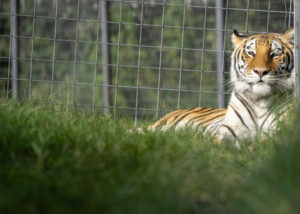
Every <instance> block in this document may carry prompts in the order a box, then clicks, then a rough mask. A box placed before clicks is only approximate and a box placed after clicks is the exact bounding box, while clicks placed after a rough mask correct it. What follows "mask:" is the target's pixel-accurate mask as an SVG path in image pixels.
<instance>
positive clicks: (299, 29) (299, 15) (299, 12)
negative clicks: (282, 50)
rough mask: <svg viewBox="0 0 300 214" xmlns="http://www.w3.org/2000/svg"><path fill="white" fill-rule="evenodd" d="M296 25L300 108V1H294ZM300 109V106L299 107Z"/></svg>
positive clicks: (299, 99) (296, 57) (296, 68)
mask: <svg viewBox="0 0 300 214" xmlns="http://www.w3.org/2000/svg"><path fill="white" fill-rule="evenodd" d="M294 11H295V14H294V20H295V21H294V25H295V27H294V28H295V62H294V63H295V72H296V86H297V92H296V95H297V102H298V108H299V107H300V86H299V84H300V75H299V62H300V54H299V48H300V46H299V45H300V37H299V36H300V26H299V25H300V5H299V1H298V0H295V1H294ZM299 110H300V108H299ZM299 115H300V112H299Z"/></svg>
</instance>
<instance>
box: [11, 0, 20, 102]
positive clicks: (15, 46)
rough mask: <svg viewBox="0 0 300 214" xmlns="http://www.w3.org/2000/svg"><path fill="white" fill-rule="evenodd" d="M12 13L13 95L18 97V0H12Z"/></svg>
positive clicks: (15, 97) (14, 97)
mask: <svg viewBox="0 0 300 214" xmlns="http://www.w3.org/2000/svg"><path fill="white" fill-rule="evenodd" d="M11 13H12V20H11V21H12V29H11V36H12V38H11V42H12V44H11V49H12V50H11V58H12V59H11V63H12V64H11V70H12V97H13V99H15V100H17V99H18V80H17V79H18V61H17V57H18V39H17V29H18V22H17V15H16V14H17V0H12V1H11Z"/></svg>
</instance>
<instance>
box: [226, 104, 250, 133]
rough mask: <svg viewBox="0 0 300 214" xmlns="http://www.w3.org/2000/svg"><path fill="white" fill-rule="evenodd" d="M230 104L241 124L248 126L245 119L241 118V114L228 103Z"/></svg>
mask: <svg viewBox="0 0 300 214" xmlns="http://www.w3.org/2000/svg"><path fill="white" fill-rule="evenodd" d="M229 105H230V106H231V108H232V109H233V111H234V113H235V114H236V115H237V116H238V118H239V119H240V121H241V122H242V124H243V125H244V126H245V127H246V128H247V129H248V130H250V129H249V127H248V126H247V125H246V123H245V121H244V120H243V118H242V116H241V115H240V113H239V112H238V111H237V110H236V109H235V107H233V105H231V104H229Z"/></svg>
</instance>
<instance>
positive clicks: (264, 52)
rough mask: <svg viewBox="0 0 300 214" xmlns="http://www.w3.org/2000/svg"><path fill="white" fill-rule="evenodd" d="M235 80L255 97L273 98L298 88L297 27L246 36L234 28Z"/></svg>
mask: <svg viewBox="0 0 300 214" xmlns="http://www.w3.org/2000/svg"><path fill="white" fill-rule="evenodd" d="M231 40H232V43H233V48H234V50H233V53H232V56H231V71H230V75H231V83H232V84H233V87H234V90H235V91H237V92H239V93H243V94H245V95H246V96H248V97H249V98H251V99H254V100H258V99H264V98H269V97H271V96H272V95H273V94H275V93H276V94H278V93H286V92H291V91H293V88H294V79H295V74H294V73H295V72H294V52H293V49H294V30H293V29H289V30H287V31H286V32H285V33H284V34H276V33H267V34H257V35H253V36H245V35H241V34H239V33H238V32H237V31H236V30H234V32H233V34H232V37H231Z"/></svg>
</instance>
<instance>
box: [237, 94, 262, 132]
mask: <svg viewBox="0 0 300 214" xmlns="http://www.w3.org/2000/svg"><path fill="white" fill-rule="evenodd" d="M235 95H236V97H237V98H238V100H239V101H240V102H241V103H242V104H243V105H244V107H245V108H246V110H247V111H248V113H249V115H250V117H251V119H252V121H253V123H254V125H255V127H256V129H257V128H258V125H257V122H256V120H255V118H256V117H257V116H256V115H255V112H254V110H253V109H252V107H251V106H250V105H249V104H248V103H247V101H246V100H244V98H242V97H241V96H240V95H239V94H238V93H237V92H235ZM253 114H254V115H253Z"/></svg>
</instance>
